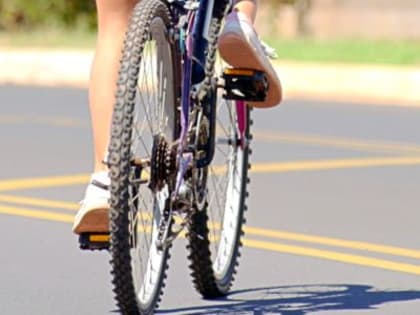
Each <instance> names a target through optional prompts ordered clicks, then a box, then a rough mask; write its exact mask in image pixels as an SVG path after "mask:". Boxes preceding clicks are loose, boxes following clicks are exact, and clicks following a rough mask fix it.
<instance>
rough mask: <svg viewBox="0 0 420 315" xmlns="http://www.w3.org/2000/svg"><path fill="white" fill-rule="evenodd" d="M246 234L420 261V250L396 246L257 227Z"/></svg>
mask: <svg viewBox="0 0 420 315" xmlns="http://www.w3.org/2000/svg"><path fill="white" fill-rule="evenodd" d="M244 230H245V234H250V235H254V236H264V237H270V238H277V239H282V240H289V241H297V242H304V243H311V244H317V245H327V246H335V247H340V248H348V249H355V250H362V251H369V252H375V253H381V254H388V255H394V256H401V257H409V258H416V259H420V250H414V249H408V248H401V247H395V246H386V245H379V244H372V243H365V242H356V241H348V240H343V239H336V238H329V237H323V236H315V235H307V234H299V233H290V232H284V231H277V230H269V229H262V228H255V227H250V226H247V227H244Z"/></svg>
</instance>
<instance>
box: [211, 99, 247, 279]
mask: <svg viewBox="0 0 420 315" xmlns="http://www.w3.org/2000/svg"><path fill="white" fill-rule="evenodd" d="M217 107H218V108H217V122H216V126H217V127H216V128H217V129H216V152H215V157H214V160H213V165H214V166H210V167H209V178H208V181H207V186H208V197H207V198H208V216H209V223H208V226H209V238H210V241H211V244H210V251H211V259H212V262H213V271H214V274H215V276H216V279H218V280H219V281H220V280H223V279H224V278H225V277H226V275H227V274H228V271H229V269H230V267H231V265H232V262H233V256H234V254H235V249H236V245H237V241H238V237H239V235H238V234H239V233H240V226H241V223H242V215H241V211H242V209H241V208H242V199H243V195H242V194H243V191H242V181H243V180H245V178H243V176H245V175H244V173H243V171H242V170H243V166H244V165H243V164H244V152H243V150H242V148H241V147H240V146H238V145H237V143H238V138H239V133H238V130H237V127H236V126H237V114H236V107H235V104H234V103H233V102H227V101H225V100H221V101H219V102H218V105H217Z"/></svg>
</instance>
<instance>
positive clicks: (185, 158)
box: [174, 12, 248, 196]
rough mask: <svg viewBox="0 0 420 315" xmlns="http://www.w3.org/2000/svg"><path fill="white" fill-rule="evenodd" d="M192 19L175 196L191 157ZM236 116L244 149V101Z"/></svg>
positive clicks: (190, 21) (190, 18)
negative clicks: (189, 142)
mask: <svg viewBox="0 0 420 315" xmlns="http://www.w3.org/2000/svg"><path fill="white" fill-rule="evenodd" d="M194 18H195V13H193V12H190V14H189V16H188V29H187V34H186V43H185V45H186V50H185V53H184V54H183V57H182V58H183V67H182V98H181V102H182V103H181V132H180V138H179V139H178V140H179V141H178V143H179V147H178V162H179V170H178V174H177V181H176V188H175V191H174V194H175V196H176V195H177V194H178V192H179V188H180V186H181V184H182V182H183V178H184V175H185V172H186V171H187V169H188V167H189V165H190V164H191V162H192V160H193V157H192V154H191V153H185V152H184V151H185V147H186V142H187V133H188V126H189V113H190V109H191V85H192V83H191V82H192V67H193V57H194V56H193V47H194V42H193V41H194V40H195V39H194V38H193V36H192V34H193V31H194V30H193V28H194ZM235 105H236V114H237V124H238V126H237V127H238V131H239V135H240V139H239V140H240V144H241V148H242V149H244V148H245V146H246V141H247V139H246V138H245V136H246V134H245V133H246V129H247V127H248V126H247V121H248V119H247V110H246V106H247V105H246V104H245V102H244V101H236V104H235Z"/></svg>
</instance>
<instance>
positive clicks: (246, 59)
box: [219, 33, 282, 108]
mask: <svg viewBox="0 0 420 315" xmlns="http://www.w3.org/2000/svg"><path fill="white" fill-rule="evenodd" d="M219 51H220V55H221V56H222V58H223V60H224V61H226V62H227V63H228V64H230V65H231V66H232V67H234V68H246V69H254V70H259V71H263V72H264V73H265V74H266V76H267V79H268V83H269V88H268V92H267V97H266V99H265V101H264V102H247V104H248V105H249V106H252V107H259V108H267V107H273V106H276V105H279V104H280V102H281V99H282V91H281V85H280V82H279V80H278V78H277V74H276V73H272V72H273V71H274V70H272V71H268V72H266V69H265V68H266V67H265V66H264V64H263V63H262V62H261V60H260V58H259V57H258V54H257V52H256V51H255V50H253V49H252V48H251V47H250V46H249V45H247V44H246V43H244V41H243V39H242V38H241V37H240V36H238V35H237V34H233V33H228V34H222V35H221V36H220V38H219Z"/></svg>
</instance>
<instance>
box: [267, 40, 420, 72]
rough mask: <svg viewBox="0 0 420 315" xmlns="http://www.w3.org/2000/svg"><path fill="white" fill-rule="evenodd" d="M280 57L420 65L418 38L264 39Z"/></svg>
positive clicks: (282, 58) (316, 60) (314, 60)
mask: <svg viewBox="0 0 420 315" xmlns="http://www.w3.org/2000/svg"><path fill="white" fill-rule="evenodd" d="M266 41H267V43H268V44H269V45H272V46H273V47H274V48H275V49H276V51H277V53H278V55H279V57H280V58H279V59H280V60H292V61H293V60H295V61H304V62H339V63H363V64H388V65H418V66H420V41H378V40H375V41H369V40H356V39H355V40H347V39H343V40H323V41H321V40H315V39H309V38H308V39H291V40H282V39H281V40H280V39H278V40H273V39H271V40H270V39H267V40H266Z"/></svg>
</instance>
